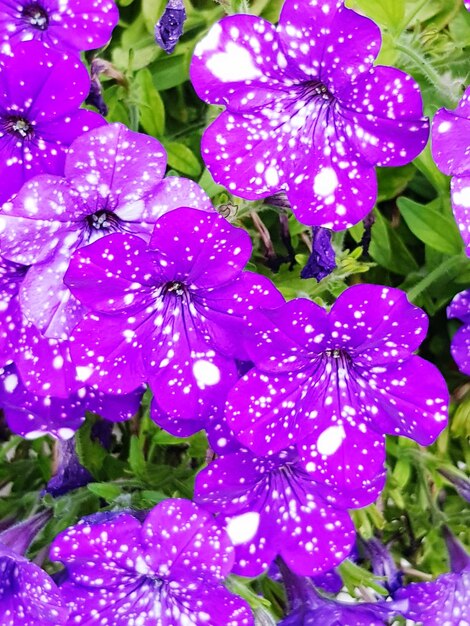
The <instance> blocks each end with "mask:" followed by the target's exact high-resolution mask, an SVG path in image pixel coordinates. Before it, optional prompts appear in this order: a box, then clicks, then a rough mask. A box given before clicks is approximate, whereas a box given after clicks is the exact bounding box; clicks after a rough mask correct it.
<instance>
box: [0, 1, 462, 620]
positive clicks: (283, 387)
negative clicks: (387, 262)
mask: <svg viewBox="0 0 470 626" xmlns="http://www.w3.org/2000/svg"><path fill="white" fill-rule="evenodd" d="M175 7H176V5H175V6H173V5H172V6H170V9H171V11H180V12H181V11H182V9H181V5H179V4H178V7H176V8H175ZM183 12H184V11H183ZM117 17H118V14H117V9H116V6H115V4H114V2H112V1H109V0H93V1H90V2H79V1H78V0H67V1H64V2H62V1H61V2H56V1H55V0H41V1H38V2H30V1H28V2H26V1H21V2H17V3H11V2H6V1H5V2H1V1H0V41H3V42H4V43H3V47H2V54H3V57H1V58H0V147H1V148H2V160H1V162H0V172H1V175H2V180H4V181H5V182H4V184H2V188H1V191H0V200H1V201H2V202H3V206H2V208H1V210H0V323H1V326H0V366H1V369H0V408H1V409H2V410H3V411H4V413H5V416H6V419H7V421H8V424H9V425H10V427H11V429H12V431H14V432H16V433H18V434H20V435H22V436H24V437H27V438H35V437H39V436H42V435H44V434H49V435H52V436H53V437H56V438H59V439H62V440H68V439H70V438H71V437H72V436H73V434H74V432H75V431H76V430H77V429H78V428H79V427H80V424H81V423H82V422H83V420H84V415H85V411H86V410H90V411H93V412H95V413H98V414H100V415H101V416H103V417H104V418H105V419H108V420H111V421H118V420H125V419H129V418H130V417H132V416H133V415H134V414H135V413H136V411H137V410H138V408H139V403H140V400H141V396H142V392H143V390H144V389H145V387H146V386H148V387H149V388H150V389H151V391H152V392H153V399H152V405H151V416H152V418H153V419H154V421H155V422H156V423H157V424H158V425H159V426H161V427H162V428H165V429H166V430H168V431H169V432H170V433H172V434H174V435H177V436H188V435H191V434H193V433H195V432H197V431H199V430H201V429H205V430H206V432H207V435H208V438H209V441H210V444H211V447H212V449H213V451H214V452H215V453H216V455H217V458H216V459H215V460H214V461H212V462H211V463H209V465H208V466H207V467H206V468H205V469H203V470H202V471H201V472H200V473H199V474H198V476H197V479H196V485H195V495H194V502H190V501H185V500H178V499H171V500H166V501H164V502H162V503H161V504H160V505H158V506H157V507H155V508H154V509H153V510H151V511H150V512H148V514H147V515H145V516H144V518H143V519H142V518H140V517H139V515H137V514H136V513H134V512H132V511H121V512H112V513H110V512H106V513H99V514H97V515H93V516H91V517H88V518H85V519H84V520H82V521H81V522H80V523H78V524H77V525H76V526H74V527H72V528H69V529H67V530H66V531H64V532H63V533H62V534H61V535H59V536H58V537H57V538H56V540H55V541H54V543H53V546H52V549H51V558H52V560H55V561H60V562H62V563H63V564H64V566H65V570H64V572H63V575H62V577H61V579H60V581H59V588H57V587H56V586H55V584H54V583H53V582H52V580H51V579H49V578H48V577H47V576H46V574H45V573H44V572H43V571H42V570H40V569H39V568H37V567H36V566H34V565H32V564H31V563H28V561H27V560H26V559H25V558H24V556H22V554H21V551H18V550H17V551H15V550H12V548H11V547H8V546H7V545H5V547H3V543H2V538H1V535H0V582H2V583H3V589H4V590H5V591H4V592H3V595H0V607H4V608H5V611H6V613H5V615H6V616H7V621H6V622H5V623H6V624H10V623H11V624H13V623H14V624H20V623H21V624H23V625H25V626H26V625H29V624H31V625H32V624H33V623H40V624H49V623H51V624H52V623H54V624H65V623H67V624H78V623H80V624H94V623H99V624H109V625H110V626H112V625H115V626H121V625H122V626H124V625H128V624H133V625H134V626H146V625H150V624H158V625H161V626H174V625H180V624H181V626H188V625H189V624H195V625H199V624H200V625H203V624H206V625H207V624H210V625H213V626H217V625H218V624H220V626H238V625H244V624H246V625H249V624H253V623H254V622H253V616H252V614H251V611H250V609H249V607H248V605H247V604H246V602H245V601H243V600H241V599H240V598H238V597H236V596H234V595H232V594H231V593H229V592H228V590H227V589H226V588H225V587H224V585H223V581H224V580H225V578H226V577H227V576H228V575H229V574H230V573H231V572H233V573H235V574H239V575H245V576H258V575H260V574H262V573H263V572H264V571H266V570H267V569H268V568H269V567H270V566H271V565H272V564H273V562H274V561H275V559H278V561H281V563H282V564H283V565H282V567H281V569H282V568H284V569H286V573H285V579H286V584H287V580H288V578H289V576H291V577H294V578H293V580H294V579H295V580H294V583H292V584H293V587H292V588H294V587H296V585H297V587H296V588H299V589H300V588H302V591H300V592H298V594H297V596H296V595H295V594H294V595H293V596H292V598H289V600H291V606H292V610H293V612H292V614H291V616H290V617H288V618H286V620H284V622H283V623H284V624H286V626H287V624H294V623H295V624H300V623H305V624H306V625H307V624H310V623H314V620H322V619H323V617H324V616H325V615H327V614H328V613H330V614H331V615H333V614H334V615H340V617H339V618H338V619H342V618H341V615H342V616H343V617H344V619H348V620H349V619H354V618H352V617H351V615H353V614H355V615H356V617H357V621H356V622H355V623H364V624H365V623H368V624H372V623H374V624H375V623H377V624H379V623H383V620H384V619H386V618H387V616H388V615H389V614H391V613H390V610H391V608H392V607H386V606H385V605H380V607H379V606H377V607H375V606H374V605H371V606H366V605H363V606H361V607H360V609H359V612H356V613H354V608H352V607H346V608H345V607H343V606H342V605H339V604H338V603H334V602H333V601H331V600H325V598H323V597H322V596H321V595H319V594H318V593H317V592H316V591H315V590H310V587H309V585H311V583H310V582H308V584H307V586H302V585H300V583H299V580H300V579H298V577H299V576H301V577H304V576H305V577H310V576H313V575H319V574H323V573H325V572H328V571H329V570H331V569H332V568H333V567H335V566H336V565H338V564H339V563H341V562H342V561H343V560H344V559H345V558H346V557H347V556H348V554H349V553H350V552H351V550H352V548H353V544H354V542H355V530H354V525H353V522H352V520H351V517H350V514H349V512H348V510H349V509H352V508H358V507H363V506H366V505H368V504H370V503H371V502H373V501H374V500H375V499H376V498H377V496H378V495H379V493H380V491H381V489H382V488H383V485H384V481H385V468H384V460H385V446H384V443H385V436H386V435H387V434H389V435H403V436H406V437H409V438H411V439H413V440H415V441H416V442H418V443H419V444H421V445H429V444H431V443H432V442H433V441H434V440H435V439H436V437H437V436H438V435H439V434H440V432H441V431H442V430H443V428H444V427H445V425H446V421H447V405H448V391H447V386H446V383H445V380H444V378H443V377H442V375H441V374H440V372H439V371H438V369H437V368H436V367H435V366H434V365H432V364H431V363H429V362H427V361H425V360H424V359H422V358H421V357H420V356H417V355H416V354H415V352H416V351H417V350H418V349H419V346H420V344H421V343H422V341H423V340H424V338H425V336H426V333H427V324H428V321H427V317H426V315H425V313H424V312H423V311H422V310H421V309H419V308H418V307H416V306H414V305H412V304H411V303H410V302H409V301H408V300H407V297H406V294H405V293H404V292H402V291H400V290H399V289H395V288H392V287H385V286H380V285H365V284H362V285H355V286H353V287H348V288H347V289H345V291H344V292H343V293H342V294H341V295H340V296H339V297H338V299H337V301H336V302H335V303H334V305H333V306H332V307H331V309H330V310H329V311H326V310H325V309H324V308H322V307H321V306H319V305H317V304H315V303H314V302H312V301H310V300H306V299H302V298H299V299H295V300H293V301H290V302H286V301H285V299H284V298H283V296H282V295H281V293H280V292H279V291H278V290H277V289H276V288H275V286H274V285H273V283H271V281H270V280H269V279H267V278H265V277H263V276H261V275H258V274H255V273H253V272H250V271H248V270H247V269H246V266H247V264H248V261H249V259H250V257H251V253H252V246H251V241H250V238H249V235H248V234H247V232H246V231H245V230H243V229H240V228H237V227H235V226H233V225H232V224H231V223H230V222H229V221H228V220H227V219H225V218H224V217H223V216H222V215H220V214H219V213H218V212H217V211H216V210H215V209H214V207H213V206H212V204H211V202H210V199H209V198H208V197H207V195H206V194H205V192H204V191H203V190H202V189H201V188H200V187H199V186H198V185H197V184H196V183H194V182H193V181H191V180H186V179H184V178H180V177H176V176H170V177H166V178H165V170H166V165H167V160H166V153H165V150H164V148H163V146H162V145H161V144H160V143H159V142H158V141H157V140H156V139H153V138H152V137H149V136H146V135H143V134H140V133H136V132H133V131H131V130H129V129H127V128H126V127H124V126H123V125H121V124H107V123H106V121H105V120H104V119H103V118H102V117H101V116H99V115H98V114H95V113H93V112H90V111H86V110H83V109H80V108H79V106H80V104H81V103H82V102H83V101H84V99H85V98H86V96H87V94H88V92H89V88H90V80H89V77H88V74H87V71H86V69H85V67H84V66H83V65H82V63H81V62H80V60H79V58H78V56H77V53H78V52H79V51H82V50H87V49H92V48H96V47H98V46H100V45H103V44H104V43H105V42H106V41H107V40H108V39H109V37H110V34H111V31H112V29H113V27H114V26H115V25H116V23H117ZM177 17H178V16H176V17H175V15H173V14H171V15H170V14H168V15H167V17H166V18H165V19H163V18H162V20H161V22H160V23H159V26H158V33H159V36H161V37H163V35H162V33H163V34H164V35H165V45H167V44H168V41H170V40H171V41H170V48H171V47H172V46H173V44H175V38H176V39H177V36H179V34H180V33H179V34H178V35H176V34H175V33H174V32H173V31H172V32H171V33H168V32H166V30H165V29H166V28H167V27H168V28H169V26H168V20H170V18H171V19H177ZM180 18H181V19H182V16H181V15H180V16H179V17H178V19H180ZM90 25H93V28H91V27H90ZM177 26H178V28H179V27H180V26H181V24H180V23H179V22H178V24H177ZM17 40H18V41H17ZM30 40H32V41H30ZM379 48H380V31H379V29H378V27H377V26H376V25H375V24H374V23H373V22H372V21H371V20H369V19H367V18H365V17H362V16H360V15H358V14H357V13H355V12H354V11H352V10H350V9H347V8H345V6H344V3H343V2H342V0H319V1H317V0H310V2H308V3H301V2H299V1H298V0H286V2H285V4H284V7H283V9H282V13H281V18H280V21H279V25H278V27H274V26H273V25H272V24H270V23H269V22H266V21H265V20H262V19H260V18H256V17H253V16H248V15H237V16H231V17H227V18H224V19H223V20H222V21H221V22H219V23H217V24H216V25H215V26H213V28H212V29H211V31H210V32H209V33H208V35H207V36H206V37H205V38H204V39H203V40H202V41H201V42H200V43H199V44H198V46H197V47H196V50H195V55H194V58H193V62H192V66H191V77H192V80H193V84H194V86H195V88H196V91H197V93H198V94H199V95H200V96H201V98H203V99H204V100H206V101H207V102H210V103H212V104H218V105H223V106H225V107H226V109H225V111H224V112H223V113H222V114H221V115H220V117H219V118H218V119H217V120H216V121H215V122H213V124H212V125H211V126H210V127H209V129H207V131H206V133H205V135H204V138H203V147H202V153H203V157H204V159H205V161H206V164H207V167H208V168H209V170H210V171H211V173H212V174H213V176H214V178H215V180H216V181H217V182H219V183H222V184H224V185H226V187H227V188H228V189H229V190H230V191H233V192H234V193H236V194H238V195H240V196H242V197H244V198H247V199H249V200H253V199H257V198H262V197H267V196H269V195H271V194H273V193H277V192H281V191H282V192H285V193H286V194H287V197H288V199H289V202H290V204H291V205H292V209H293V211H294V213H295V215H296V216H297V217H298V218H299V219H300V220H301V221H303V222H304V223H306V224H308V225H314V226H322V227H328V228H330V229H334V230H338V229H344V228H347V227H349V226H351V225H352V224H355V223H357V222H358V221H360V220H361V219H362V218H364V217H365V216H366V215H367V214H368V213H369V212H370V210H371V208H372V207H373V205H374V203H375V201H376V198H377V184H376V176H375V166H377V165H380V166H392V165H402V164H405V163H408V162H410V161H411V160H412V159H413V158H414V157H415V156H416V155H417V154H418V153H419V152H420V151H421V150H422V149H423V147H424V146H425V144H426V141H427V138H428V121H427V119H426V118H424V117H423V114H422V102H421V96H420V93H419V89H418V86H417V84H416V83H415V82H414V80H413V79H412V78H411V77H410V76H408V75H406V74H404V73H403V72H401V71H399V70H397V69H395V68H391V67H382V66H376V65H375V66H374V65H373V63H374V60H375V58H376V56H377V54H378V51H379ZM469 111H470V109H469V94H468V91H467V93H466V96H465V97H464V99H463V100H462V103H461V105H460V106H459V108H458V109H457V111H456V112H455V113H454V114H453V113H451V112H448V111H441V112H439V113H438V114H437V116H436V121H435V123H434V126H433V150H434V153H435V158H436V161H437V162H438V164H439V165H440V166H441V167H442V168H443V169H444V170H445V171H446V172H447V173H452V174H454V175H455V178H454V179H453V183H452V185H453V187H452V198H453V204H454V210H455V214H456V219H457V221H458V222H459V224H460V226H461V231H462V236H463V238H464V240H465V242H466V243H468V241H469V238H468V234H469V232H470V231H469V207H470V204H469V196H468V194H469V193H470V162H469V161H468V150H464V149H463V146H462V144H461V137H462V135H463V132H462V130H465V129H467V127H468V125H469V124H470V121H469V118H470V113H469ZM453 129H454V130H455V141H454V143H453V145H452V149H451V150H449V149H448V143H445V144H444V143H443V142H444V138H445V137H446V136H447V135H446V134H447V133H451V132H452V131H453ZM467 135H468V133H467ZM462 150H463V152H462ZM468 296H469V294H468V292H463V293H462V294H459V295H458V296H457V297H456V298H455V299H454V301H453V302H452V304H451V305H450V307H449V317H457V318H458V319H460V320H461V321H462V322H463V323H464V326H463V328H461V329H460V330H459V331H458V333H457V335H456V336H455V338H454V343H453V348H452V353H453V355H454V358H455V360H456V362H457V364H458V365H459V366H460V367H461V369H462V371H463V372H467V373H469V368H470V365H469V352H470V351H469V342H470V335H469V332H468V331H469V328H470V325H469V324H470V313H469V297H468ZM241 362H243V363H245V364H247V365H246V367H245V368H244V371H241V369H242V367H241ZM77 471H79V470H78V469H77ZM87 479H88V478H87V477H86V476H84V477H83V480H85V481H86V480H87ZM61 488H62V487H61ZM465 567H466V568H467V569H468V564H466V565H465ZM449 576H454V574H452V575H449ZM449 580H450V579H449ZM459 580H460V579H459ZM453 582H455V581H454V579H453V578H452V580H451V582H449V585H451V583H452V584H453ZM467 582H468V581H467ZM436 584H438V583H437V582H436ZM439 584H442V585H447V584H448V579H446V580H445V581H444V582H442V581H441V582H439ZM459 584H460V583H457V582H456V583H455V586H456V588H457V587H458V589H459V591H458V593H460V594H461V593H462V591H461V589H460V587H459ZM465 584H466V587H465V589H467V588H468V585H467V583H465ZM299 585H300V587H299ZM29 587H33V588H34V589H35V591H37V594H36V595H37V596H38V597H40V598H41V601H40V602H39V603H37V602H36V601H35V600H34V597H32V598H31V597H27V595H26V594H25V591H24V590H25V589H26V588H29ZM446 588H447V587H446ZM420 589H421V588H419V589H418V587H414V588H413V587H412V586H411V587H410V588H409V589H406V590H405V591H403V594H402V595H401V596H400V598H398V599H397V603H398V604H397V605H396V607H397V608H396V610H400V606H405V604H406V602H408V605H406V607H405V610H406V611H408V613H409V615H410V616H411V617H413V616H416V615H417V609H416V607H415V606H414V607H412V610H411V609H410V610H409V609H408V608H407V607H409V606H411V605H412V602H413V600H412V598H413V597H414V596H413V594H415V595H416V594H418V595H419V594H420V593H421V591H420ZM41 590H42V591H41ZM306 590H307V591H306ZM296 593H297V592H296ZM424 593H425V592H423V594H424ZM299 594H300V595H299ZM302 594H303V595H302ZM456 594H457V592H456ZM299 598H300V599H301V604H300V605H299ZM406 598H408V599H407V600H406ZM420 598H421V596H420ZM423 598H424V595H423ZM405 601H406V602H405ZM459 601H460V600H459ZM400 602H401V603H402V604H399V603H400ZM419 602H421V600H419ZM461 605H462V606H463V604H462V603H461ZM394 606H395V605H394ZM459 606H460V605H459ZM394 610H395V609H394ZM462 610H463V609H462ZM351 612H352V613H351ZM350 614H351V615H350ZM444 614H445V613H442V615H444ZM8 620H10V621H8ZM15 620H16V621H15ZM360 620H362V621H360ZM380 620H382V621H380ZM315 623H316V621H315ZM341 623H342V622H341Z"/></svg>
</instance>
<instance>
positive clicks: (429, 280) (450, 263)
mask: <svg viewBox="0 0 470 626" xmlns="http://www.w3.org/2000/svg"><path fill="white" fill-rule="evenodd" d="M463 260H464V257H463V256H461V255H457V256H452V257H449V258H448V259H447V260H446V261H444V262H443V263H441V264H440V265H438V266H437V267H436V268H435V269H433V271H432V272H430V273H429V274H428V275H427V276H425V277H424V278H423V279H422V280H420V281H419V283H418V284H417V285H415V286H414V287H412V288H411V289H410V290H409V291H408V299H409V300H410V301H411V302H414V301H415V300H416V298H417V297H418V296H420V295H421V294H422V293H423V291H426V289H427V288H428V287H430V286H431V285H432V284H433V283H435V282H437V281H438V280H439V279H440V278H443V277H444V276H446V275H447V274H451V273H452V274H453V273H456V272H454V270H456V269H457V268H458V267H459V266H460V264H461V263H462V261H463ZM449 278H450V277H449Z"/></svg>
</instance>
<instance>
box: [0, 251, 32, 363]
mask: <svg viewBox="0 0 470 626" xmlns="http://www.w3.org/2000/svg"><path fill="white" fill-rule="evenodd" d="M27 269H28V268H27V267H26V266H24V265H19V264H18V263H10V261H7V260H6V259H3V258H2V257H0V367H3V365H5V364H6V363H7V362H8V361H9V360H11V358H12V354H13V348H14V331H15V328H16V319H17V304H16V296H17V295H18V289H19V285H20V284H21V282H22V280H23V278H24V276H25V274H26V271H27ZM12 340H13V341H12Z"/></svg>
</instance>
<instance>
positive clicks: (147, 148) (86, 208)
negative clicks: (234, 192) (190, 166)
mask: <svg viewBox="0 0 470 626" xmlns="http://www.w3.org/2000/svg"><path fill="white" fill-rule="evenodd" d="M165 167H166V153H165V150H164V148H163V146H162V145H161V144H160V143H159V142H158V141H157V140H156V139H153V138H152V137H148V136H146V135H143V134H140V133H135V132H132V131H130V130H128V129H127V128H126V127H125V126H123V125H122V124H110V125H107V126H103V127H101V128H97V129H95V130H93V131H91V132H90V133H87V134H85V135H82V136H81V137H79V138H78V139H77V140H75V141H74V142H73V144H72V145H71V146H70V149H69V151H68V154H67V158H66V161H65V172H64V176H63V177H59V176H39V177H37V178H34V179H32V180H31V181H29V182H28V183H27V184H26V185H24V186H23V188H22V189H21V191H20V192H19V193H18V194H17V196H15V197H14V198H13V199H12V201H11V202H10V203H7V204H5V205H4V207H3V213H0V254H3V255H4V256H5V257H6V258H7V259H10V260H12V261H16V262H18V263H23V264H27V265H30V266H31V267H30V269H29V272H28V275H27V276H26V278H25V280H24V282H23V284H22V285H21V289H20V301H21V310H22V312H23V314H24V315H25V316H26V317H27V318H28V320H30V321H31V322H32V323H34V324H35V325H36V326H37V327H38V328H39V329H40V330H41V331H42V333H43V334H44V335H45V336H47V337H55V338H61V339H64V338H67V337H68V335H69V333H70V331H71V330H72V328H73V327H74V326H75V325H76V323H77V322H78V321H79V320H80V319H81V317H82V315H83V313H84V308H83V307H82V306H81V305H80V303H79V302H78V301H77V300H76V299H75V298H74V297H73V296H72V294H71V293H70V291H69V290H68V289H67V287H66V285H64V283H63V276H64V274H65V271H66V269H67V267H68V263H69V260H70V257H71V255H72V253H73V252H74V250H77V249H78V248H81V247H83V246H86V245H88V244H90V243H92V242H93V241H95V240H96V239H99V238H100V237H103V236H105V235H109V234H111V233H115V232H124V233H135V234H136V235H139V236H140V237H142V238H144V239H147V240H148V239H149V238H150V235H151V233H152V230H153V226H154V224H155V221H156V220H157V218H158V217H159V216H160V215H162V214H163V213H165V212H167V211H170V210H171V209H174V208H176V207H179V206H185V205H191V206H193V207H195V208H199V209H202V210H207V211H213V208H212V205H211V202H210V200H209V198H208V196H207V195H206V194H205V193H204V191H203V190H202V189H201V188H200V187H198V185H197V184H196V183H194V182H193V181H191V180H186V179H184V178H178V177H176V176H171V177H168V178H166V179H163V176H164V174H165Z"/></svg>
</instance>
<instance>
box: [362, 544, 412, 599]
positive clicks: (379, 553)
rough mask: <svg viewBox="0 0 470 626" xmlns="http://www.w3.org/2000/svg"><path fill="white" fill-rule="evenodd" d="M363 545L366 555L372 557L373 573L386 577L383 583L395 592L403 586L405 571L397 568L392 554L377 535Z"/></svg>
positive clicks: (390, 590) (391, 591)
mask: <svg viewBox="0 0 470 626" xmlns="http://www.w3.org/2000/svg"><path fill="white" fill-rule="evenodd" d="M361 545H362V546H363V548H364V552H365V555H366V557H367V558H368V559H370V563H371V566H372V571H373V573H374V574H375V576H380V577H383V578H385V580H384V581H382V583H381V584H382V585H383V586H385V587H386V589H388V591H389V592H390V593H391V594H393V593H394V592H395V591H396V590H397V589H398V588H399V587H401V584H402V579H403V572H401V571H400V570H399V569H398V568H397V566H396V564H395V561H394V560H393V557H392V555H391V554H390V552H389V551H388V550H387V548H386V547H385V546H384V545H383V544H382V543H381V542H380V541H379V540H378V539H376V538H375V537H372V538H371V539H369V540H367V541H362V542H361Z"/></svg>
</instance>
